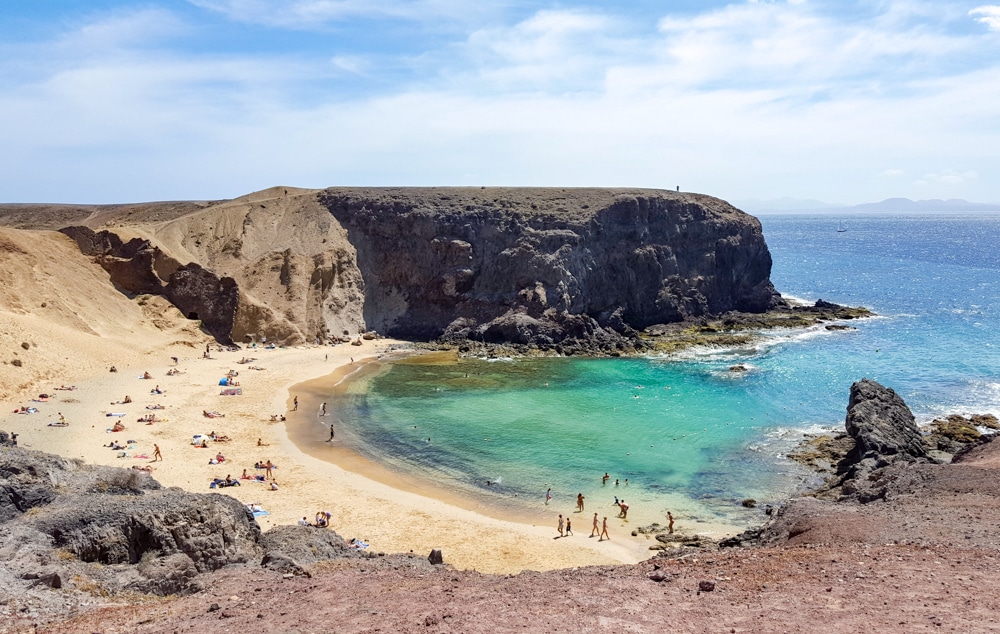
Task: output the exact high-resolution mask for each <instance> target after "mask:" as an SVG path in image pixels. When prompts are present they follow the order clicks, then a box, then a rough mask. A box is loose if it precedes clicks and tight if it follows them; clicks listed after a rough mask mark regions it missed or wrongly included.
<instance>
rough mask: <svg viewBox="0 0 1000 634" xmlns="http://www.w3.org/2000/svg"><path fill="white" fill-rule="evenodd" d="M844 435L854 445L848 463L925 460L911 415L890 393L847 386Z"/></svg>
mask: <svg viewBox="0 0 1000 634" xmlns="http://www.w3.org/2000/svg"><path fill="white" fill-rule="evenodd" d="M846 427H847V433H848V435H850V436H851V437H852V438H854V440H855V442H856V443H857V445H856V446H855V449H854V451H853V452H851V453H850V454H849V455H848V456H847V460H848V462H849V463H858V462H861V461H863V460H867V459H872V460H875V461H876V463H877V464H878V465H879V466H882V464H884V463H885V462H886V461H889V460H895V459H897V458H898V459H903V460H910V461H912V460H918V459H922V458H926V457H927V446H926V445H925V444H924V440H923V438H922V437H921V436H920V430H919V429H918V428H917V423H916V420H915V419H914V418H913V413H912V412H910V408H909V407H907V406H906V403H905V402H904V401H903V399H902V398H900V396H899V395H898V394H896V392H894V391H893V390H892V389H890V388H887V387H884V386H882V385H880V384H879V383H876V382H875V381H869V380H868V379H861V380H860V381H858V382H857V383H854V384H853V385H852V386H851V400H850V402H849V403H848V405H847V420H846Z"/></svg>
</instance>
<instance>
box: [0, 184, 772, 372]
mask: <svg viewBox="0 0 1000 634" xmlns="http://www.w3.org/2000/svg"><path fill="white" fill-rule="evenodd" d="M7 211H8V212H9V213H8V214H7V215H5V218H6V220H7V222H8V223H9V224H16V225H17V226H24V222H25V213H24V210H23V209H21V208H18V209H16V210H7ZM57 211H58V215H55V216H54V215H53V214H54V212H51V211H49V212H47V213H46V214H40V216H39V223H41V224H43V225H46V226H47V225H50V224H51V223H52V222H54V218H65V219H73V220H76V219H82V220H83V222H81V223H80V224H79V225H77V226H74V227H72V228H67V229H64V230H63V231H64V232H65V233H66V234H67V235H69V236H70V237H72V238H73V239H74V240H75V241H76V242H77V244H78V245H79V246H80V248H81V250H82V251H83V252H84V253H85V254H87V255H90V256H91V257H93V258H95V259H96V261H98V262H99V263H100V264H101V266H103V267H104V268H105V270H106V271H107V272H108V273H109V276H110V279H111V281H112V282H113V283H114V284H115V285H116V286H117V287H118V288H119V289H120V290H122V291H124V292H126V293H128V294H131V295H137V294H157V295H163V296H164V297H166V298H167V299H168V300H170V301H171V302H172V303H173V304H174V305H175V306H177V308H178V309H180V311H181V312H182V313H183V314H184V315H186V316H188V317H189V318H192V319H199V320H201V321H202V322H203V325H204V327H205V328H206V330H207V331H209V332H210V333H211V334H212V335H213V336H215V337H216V338H217V339H220V340H222V341H227V340H230V339H232V340H235V341H250V340H260V338H262V337H265V336H266V337H267V338H268V340H270V341H280V342H285V343H300V342H302V341H312V340H315V339H327V338H330V337H334V336H341V335H348V334H355V333H358V332H362V331H367V330H376V331H378V332H380V333H383V334H388V335H391V336H396V337H405V338H416V339H426V340H434V339H438V338H443V339H446V340H449V341H452V342H460V341H462V340H472V341H482V342H486V343H513V344H521V345H525V346H529V347H538V348H542V349H554V350H557V351H560V352H568V353H571V352H574V351H578V350H584V351H589V350H592V349H594V348H597V349H600V350H601V351H611V352H613V351H616V350H622V351H629V350H632V349H635V348H636V347H642V345H643V344H642V343H641V341H640V340H639V339H638V337H636V336H635V331H636V330H638V329H642V328H645V327H647V326H649V325H652V324H661V323H671V322H678V321H681V320H685V319H690V318H695V317H703V316H708V315H718V314H721V313H725V312H727V311H731V310H737V311H744V312H763V311H765V310H767V309H768V308H769V307H773V306H776V305H780V304H782V301H781V298H780V296H779V295H778V294H777V292H776V291H775V290H774V288H773V286H772V285H771V283H770V280H769V275H770V269H771V258H770V254H769V252H768V250H767V245H766V244H765V242H764V238H763V235H762V232H761V227H760V224H759V222H758V221H757V220H756V219H755V218H753V217H751V216H749V215H747V214H744V213H742V212H741V211H739V210H738V209H736V208H734V207H732V206H731V205H729V204H727V203H725V202H724V201H721V200H719V199H716V198H712V197H709V196H703V195H697V194H686V193H679V192H670V191H658V190H637V189H635V190H634V189H546V188H332V189H326V190H296V189H289V188H273V189H270V190H265V191H263V192H257V193H255V194H251V195H248V196H244V197H241V198H237V199H234V200H230V201H223V202H217V203H190V204H186V205H185V204H180V203H150V204H145V205H129V206H115V207H101V208H93V209H90V208H86V207H79V208H72V207H69V208H67V207H60V208H59V209H58V210H57ZM3 214H4V210H0V215H3Z"/></svg>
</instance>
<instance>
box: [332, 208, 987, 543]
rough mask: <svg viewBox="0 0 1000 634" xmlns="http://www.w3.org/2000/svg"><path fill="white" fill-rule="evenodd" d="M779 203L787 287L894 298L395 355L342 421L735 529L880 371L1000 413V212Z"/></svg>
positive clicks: (455, 466)
mask: <svg viewBox="0 0 1000 634" xmlns="http://www.w3.org/2000/svg"><path fill="white" fill-rule="evenodd" d="M761 220H762V223H763V225H764V234H765V237H766V239H767V242H768V245H769V247H770V249H771V253H772V256H773V259H774V269H773V272H772V280H773V282H774V284H775V286H776V287H777V288H778V289H779V290H780V291H781V292H782V293H783V294H785V295H786V296H794V297H798V298H803V299H808V300H815V299H819V298H822V299H825V300H828V301H833V302H837V303H844V304H850V305H864V306H868V307H870V308H872V309H873V310H874V311H876V312H877V313H879V315H880V317H879V318H876V319H871V320H864V321H861V322H854V323H852V325H854V326H855V327H856V328H857V330H851V331H837V332H831V331H827V330H825V329H824V328H815V329H810V330H798V331H778V332H769V333H766V335H765V338H764V340H763V341H761V342H760V343H759V344H757V345H754V346H752V347H747V348H743V349H728V350H720V349H702V350H692V351H687V352H684V353H682V354H680V355H676V356H672V357H658V358H644V359H590V360H581V359H541V360H516V361H515V360H501V361H494V362H487V361H484V360H468V361H462V362H459V363H458V364H451V365H439V364H431V365H422V364H419V363H400V364H394V365H391V366H390V367H389V368H388V369H387V370H385V371H382V372H379V373H377V374H376V375H374V376H373V377H371V378H370V379H369V380H368V381H366V382H365V384H364V386H363V387H364V389H363V390H353V391H352V392H351V393H350V394H349V395H347V396H345V397H343V398H342V399H341V401H340V402H339V403H338V409H339V413H338V416H340V417H341V418H342V421H341V425H342V427H343V428H344V432H343V434H342V435H343V436H344V437H345V440H346V442H347V443H348V445H349V446H351V447H352V448H354V449H355V450H356V451H359V452H360V453H362V454H365V455H367V456H369V457H371V458H373V459H375V460H378V461H379V462H382V463H384V464H388V465H390V466H392V467H394V468H397V469H401V470H404V471H407V472H410V473H416V474H417V475H419V476H421V477H425V478H429V479H433V480H434V481H436V482H437V483H439V484H440V485H443V486H446V487H451V488H454V489H455V490H456V491H458V492H460V493H463V494H466V495H472V496H476V497H477V499H482V500H486V501H489V502H490V503H495V504H501V505H504V504H505V505H521V506H523V507H524V508H532V509H540V508H542V509H544V508H546V507H544V496H545V492H546V490H547V489H548V488H550V487H551V489H552V495H553V499H552V502H551V503H550V507H548V508H552V509H554V510H559V511H560V512H563V511H564V510H570V509H572V508H573V506H574V502H575V498H576V494H577V493H578V492H582V493H583V494H584V495H585V496H586V497H587V500H588V511H590V510H591V509H593V510H598V511H602V512H603V513H606V514H609V515H610V514H612V513H611V511H616V509H613V507H612V506H611V504H612V502H613V500H614V497H615V496H618V497H621V498H624V499H625V500H626V501H627V502H628V503H629V505H630V507H631V510H630V513H629V517H630V519H631V520H632V521H633V523H634V524H636V525H639V524H642V523H646V522H649V521H661V522H662V518H663V515H664V514H665V512H666V511H667V510H673V511H674V513H675V515H679V516H680V517H682V518H683V519H684V521H685V522H686V523H687V524H688V525H689V526H692V525H693V526H696V527H701V528H704V529H706V530H716V531H719V530H722V531H725V530H730V529H734V528H738V527H742V526H746V525H748V524H752V523H756V522H759V521H760V520H761V511H760V510H759V509H755V510H748V509H744V508H743V507H742V506H741V505H740V504H739V502H740V501H741V500H743V499H744V498H754V499H756V500H758V501H759V502H762V503H768V502H778V501H780V500H781V499H782V498H784V497H787V496H788V495H790V494H791V493H792V492H794V491H795V490H796V489H797V488H801V487H802V486H803V485H805V484H808V483H810V482H813V481H814V476H812V474H810V473H808V472H806V471H805V470H803V469H801V468H800V467H798V466H797V465H795V464H794V463H791V462H790V461H788V460H787V459H786V458H784V453H785V452H786V451H787V450H788V449H789V448H791V447H792V446H794V444H796V443H797V442H798V441H799V440H800V439H801V438H802V437H803V433H804V432H815V431H820V430H828V429H842V428H843V419H844V414H845V408H846V405H847V398H848V389H849V387H850V385H851V383H852V382H853V381H856V380H858V379H860V378H862V377H869V378H872V379H876V380H878V381H880V382H882V383H884V384H886V385H888V386H890V387H892V388H894V389H895V390H896V391H897V392H899V393H900V394H901V395H902V396H903V398H904V399H906V401H907V403H908V404H909V405H910V407H911V408H912V409H913V410H914V413H915V414H916V415H917V417H918V419H919V420H930V419H931V418H933V417H934V416H936V415H939V414H943V413H951V412H993V413H1000V352H998V350H997V348H996V344H995V333H996V332H997V329H998V326H1000V286H998V279H1000V275H998V269H1000V264H998V261H997V258H996V257H995V255H994V254H995V246H994V245H996V244H998V243H1000V216H994V215H987V214H981V215H963V216H940V215H935V216H931V215H927V216H901V215H895V216H893V215H882V216H863V217H851V219H850V221H849V223H848V224H847V228H848V230H847V231H845V232H842V233H838V232H837V230H836V229H837V226H838V223H839V221H840V220H841V219H837V218H833V219H831V218H829V217H823V216H787V215H782V216H771V217H767V216H765V217H762V218H761ZM736 363H740V364H743V365H745V366H747V367H748V368H749V372H746V373H733V372H730V371H729V367H730V366H732V365H734V364H736ZM605 472H607V473H609V474H610V476H611V480H610V481H609V482H608V483H607V484H606V485H602V483H601V476H602V475H603V474H604V473H605ZM626 478H627V479H628V486H627V487H626V485H625V479H626ZM616 479H617V480H618V481H619V484H618V486H617V487H616V486H615V485H614V482H615V480H616Z"/></svg>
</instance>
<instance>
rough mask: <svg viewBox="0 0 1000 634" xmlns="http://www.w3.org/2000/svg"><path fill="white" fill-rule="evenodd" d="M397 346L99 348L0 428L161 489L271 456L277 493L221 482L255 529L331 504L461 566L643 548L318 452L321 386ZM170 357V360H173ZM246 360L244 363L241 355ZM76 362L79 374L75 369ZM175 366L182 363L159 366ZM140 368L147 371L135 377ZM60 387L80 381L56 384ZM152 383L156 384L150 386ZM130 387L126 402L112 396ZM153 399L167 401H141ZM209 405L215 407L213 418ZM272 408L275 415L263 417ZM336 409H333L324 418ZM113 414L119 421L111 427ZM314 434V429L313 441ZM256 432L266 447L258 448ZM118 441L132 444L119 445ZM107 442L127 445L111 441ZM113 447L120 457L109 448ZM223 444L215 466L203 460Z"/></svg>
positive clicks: (21, 402) (33, 394)
mask: <svg viewBox="0 0 1000 634" xmlns="http://www.w3.org/2000/svg"><path fill="white" fill-rule="evenodd" d="M400 345H402V342H396V341H392V340H385V339H383V340H376V341H365V342H364V345H362V346H360V347H359V346H350V345H339V346H335V347H331V346H314V347H298V348H289V349H284V348H276V349H270V350H268V349H264V348H257V349H245V350H240V351H235V352H230V351H219V348H218V346H215V345H213V346H212V352H211V358H209V359H205V358H203V357H202V352H203V350H204V348H200V349H198V348H195V349H192V348H191V347H190V346H187V347H185V348H183V351H182V352H178V346H173V347H166V346H160V347H157V346H154V347H152V348H151V349H146V350H144V351H142V352H141V353H136V354H134V355H121V354H120V352H119V355H107V354H106V355H102V359H104V360H106V361H108V362H109V363H113V364H114V365H115V366H116V368H117V370H118V371H117V372H114V373H112V372H109V371H108V367H104V368H103V369H101V370H98V369H97V366H98V364H97V363H96V361H94V362H91V363H89V364H83V365H81V366H79V367H77V369H76V371H75V372H74V371H72V370H71V368H72V367H73V366H71V365H67V366H66V368H65V370H63V371H54V372H52V373H51V374H50V375H49V376H48V377H46V380H45V381H44V382H42V383H40V384H36V385H31V386H24V388H23V391H22V390H18V391H19V392H21V393H20V396H21V398H18V399H16V400H10V401H8V402H7V403H6V405H7V407H6V408H5V410H6V413H5V415H4V416H3V417H2V420H0V429H5V430H8V431H11V432H14V433H17V434H19V441H20V443H21V444H22V445H24V446H27V447H32V448H35V449H40V450H44V451H48V452H52V453H56V454H59V455H62V456H66V457H68V458H78V459H81V460H84V461H86V462H89V463H96V464H106V465H115V466H122V467H132V466H139V467H146V466H152V467H153V468H154V471H153V476H154V477H155V478H156V479H157V480H158V481H159V482H160V483H162V484H163V485H164V486H177V487H181V488H183V489H186V490H188V491H194V492H209V491H210V490H212V489H210V488H209V483H210V482H211V481H212V479H213V478H225V477H227V476H231V477H232V478H239V477H240V475H241V474H242V473H243V471H244V470H246V471H247V473H248V474H251V475H255V474H258V473H259V474H263V473H264V471H259V470H255V469H254V464H255V463H256V462H259V461H267V460H270V461H271V462H272V463H273V464H275V465H277V469H275V470H274V478H275V480H276V481H277V483H278V489H277V490H271V489H270V487H269V485H268V484H265V483H258V482H255V481H253V480H241V481H240V483H241V486H238V487H228V488H225V489H221V490H218V491H220V492H222V493H224V494H227V495H232V496H233V497H236V498H237V499H239V500H240V501H242V502H244V503H256V504H259V505H260V506H262V507H263V508H264V509H266V510H267V511H268V513H269V514H268V515H265V516H262V517H259V518H258V522H259V523H260V525H261V528H262V529H264V530H267V529H268V528H270V527H272V526H275V525H277V524H293V523H295V522H296V521H298V520H299V519H301V518H302V517H303V516H305V517H307V518H308V519H309V520H312V519H313V517H314V515H315V513H316V512H317V511H320V510H325V511H329V512H330V513H331V514H332V517H333V519H332V526H333V528H334V529H335V530H336V531H337V532H338V533H340V534H341V535H342V536H344V537H345V538H347V539H351V538H354V537H357V538H360V539H362V540H364V541H365V542H368V543H369V544H370V545H371V546H370V548H371V549H372V550H375V551H381V552H408V551H413V552H414V553H418V554H421V555H423V554H426V553H428V552H430V550H431V549H432V548H441V549H442V550H443V552H444V556H445V560H446V561H447V562H448V563H450V564H452V565H454V566H456V567H457V568H461V569H474V570H478V571H481V572H489V573H514V572H518V571H521V570H549V569H554V568H568V567H574V566H584V565H594V564H610V563H632V562H637V561H641V560H642V559H645V558H647V556H648V553H649V551H648V550H647V546H648V544H646V543H645V539H644V538H642V537H640V538H635V537H631V536H630V535H629V533H630V531H631V528H630V527H628V526H627V525H626V524H624V523H623V522H622V520H619V519H617V518H613V517H609V519H608V522H609V530H610V534H611V537H612V539H611V540H610V541H603V542H598V540H597V539H596V538H593V539H590V538H588V535H589V532H590V530H589V529H590V525H589V524H590V522H589V517H590V516H589V514H584V515H580V514H577V513H573V511H574V509H573V508H572V507H571V506H570V505H569V504H567V508H556V507H553V508H551V510H548V509H546V511H547V512H548V514H550V515H551V516H552V518H551V522H550V523H544V524H543V523H541V522H539V523H537V524H535V525H532V524H530V523H524V522H519V521H510V520H505V519H499V518H498V517H497V512H496V511H495V510H494V511H493V512H492V513H491V512H489V510H487V509H479V511H480V512H477V511H476V510H475V509H474V508H470V506H471V505H470V503H469V501H465V500H460V499H455V498H450V497H449V496H448V495H446V494H445V493H444V492H443V491H440V490H435V489H434V488H433V487H431V486H429V485H428V484H427V483H422V482H420V481H418V480H416V479H409V478H406V477H401V476H398V475H397V474H393V473H391V472H389V471H388V470H387V469H383V468H380V467H379V465H372V464H370V463H368V462H366V461H365V460H364V459H362V458H360V457H359V456H357V455H355V454H353V453H352V452H350V451H348V450H345V449H339V448H337V447H336V446H335V445H333V446H331V445H327V446H326V447H327V448H328V450H323V449H316V446H317V444H321V443H322V440H324V439H325V438H326V437H327V436H325V435H324V434H325V427H322V426H320V425H318V424H316V423H315V421H316V420H317V417H318V414H319V412H318V409H319V407H318V401H319V400H320V399H321V398H322V394H323V393H324V392H325V391H327V390H332V389H333V388H334V386H335V385H336V383H337V382H339V381H341V380H343V379H345V378H346V377H349V376H350V375H351V373H352V372H355V371H357V370H358V369H359V368H360V367H362V365H363V363H364V362H365V361H366V360H371V359H375V358H377V357H378V356H379V355H382V354H385V353H386V352H387V351H389V350H390V349H391V348H393V347H398V346H400ZM172 356H177V357H178V362H177V364H176V365H175V364H174V362H173V361H172V359H171V357H172ZM244 358H247V359H253V360H252V361H249V362H247V363H239V361H241V360H243V359H244ZM352 358H353V363H352ZM80 368H83V369H80ZM84 369H85V370H87V372H86V375H81V372H84ZM172 369H176V370H178V373H177V374H175V375H172V376H169V375H168V374H167V373H168V371H171V370H172ZM230 371H233V372H237V373H238V375H237V376H234V377H233V381H235V382H238V383H239V388H240V390H241V392H242V394H240V395H234V396H226V395H222V394H221V391H222V389H223V388H222V386H220V385H219V381H220V379H221V378H223V377H225V376H226V375H227V374H228V373H229V372H230ZM98 372H100V373H98ZM146 372H148V373H149V374H150V376H151V377H152V378H150V379H143V378H141V377H142V376H143V375H144V373H146ZM63 385H65V386H70V385H74V386H75V387H76V389H73V390H60V389H57V388H59V387H60V386H63ZM157 387H159V389H160V390H162V391H163V392H164V393H163V394H154V393H151V392H152V391H153V390H155V389H156V388H157ZM234 387H235V386H234ZM42 393H45V394H48V395H49V398H48V400H47V402H32V401H31V399H33V398H37V397H38V395H39V394H42ZM327 393H328V392H327ZM126 396H129V397H130V398H131V402H130V403H122V401H124V400H126V399H125V397H126ZM295 396H299V408H298V410H297V411H293V405H292V403H293V398H294V397H295ZM21 406H25V407H28V406H34V407H36V408H37V409H38V412H37V413H33V414H15V413H13V411H14V410H15V409H17V408H19V407H21ZM154 406H162V408H163V409H149V408H150V407H154ZM206 411H208V412H218V413H219V414H221V415H222V416H220V417H217V418H209V417H206V416H205V415H204V412H206ZM60 413H61V414H62V415H63V416H64V417H65V419H66V421H67V422H68V423H69V425H68V426H66V427H54V426H49V423H52V422H56V421H58V420H59V414H60ZM149 414H155V416H156V418H157V421H156V422H153V423H152V424H147V423H146V422H140V421H139V419H140V418H142V417H144V416H147V415H149ZM272 415H277V416H279V420H278V421H272V420H271V417H272ZM280 415H285V416H287V418H288V420H287V423H283V422H281V421H280ZM335 416H336V412H334V411H332V410H331V411H330V412H329V417H330V419H331V420H333V419H335ZM116 422H121V423H122V424H123V425H124V426H125V430H123V431H120V432H111V431H109V430H110V429H112V428H113V426H114V424H115V423H116ZM286 425H287V426H286ZM288 430H292V431H293V434H292V436H293V437H294V436H295V435H296V434H298V436H299V437H298V438H297V440H298V444H297V443H296V442H293V439H292V438H290V435H289V433H288ZM311 430H315V432H313V431H311ZM213 431H214V432H215V433H216V434H217V435H222V436H228V437H229V438H230V439H231V440H228V441H222V442H213V441H211V440H209V441H208V448H197V447H195V446H194V445H192V439H193V438H194V437H195V436H196V435H199V434H201V435H208V434H210V433H211V432H213ZM311 434H312V435H316V436H317V437H316V438H309V437H308V436H310V435H311ZM318 436H323V438H318ZM258 439H260V442H261V444H262V445H264V446H258ZM128 440H134V441H135V443H133V444H128V443H127V442H126V441H128ZM112 442H117V443H119V444H121V445H126V447H127V448H126V449H123V450H115V449H112V448H108V447H107V446H106V445H108V444H110V443H112ZM154 444H155V445H159V447H160V449H161V451H162V455H163V460H162V461H155V462H152V460H153V455H154ZM300 445H302V446H303V447H305V448H306V449H307V451H303V450H302V448H300ZM310 448H311V449H310ZM123 453H124V454H125V456H124V457H119V456H121V455H122V454H123ZM220 453H221V454H222V455H223V456H224V457H225V462H224V463H222V464H210V460H211V459H212V458H215V457H216V455H217V454H220ZM559 513H563V514H564V515H567V516H569V517H572V518H573V519H575V520H576V522H575V525H576V531H575V533H576V535H575V536H573V537H567V538H563V539H556V536H557V532H556V516H557V515H558V514H559ZM540 517H544V516H540Z"/></svg>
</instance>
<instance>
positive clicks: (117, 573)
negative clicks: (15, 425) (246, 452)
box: [0, 432, 362, 607]
mask: <svg viewBox="0 0 1000 634" xmlns="http://www.w3.org/2000/svg"><path fill="white" fill-rule="evenodd" d="M0 445H3V449H2V451H0V561H3V562H4V563H3V566H2V567H0V580H2V581H3V583H0V604H9V603H10V602H11V601H13V602H14V603H15V604H18V603H20V604H23V603H24V602H25V601H26V599H27V598H34V599H37V600H38V603H37V604H36V606H38V605H40V606H42V607H45V606H46V605H48V604H50V603H52V602H56V603H61V601H62V599H63V598H64V597H68V596H74V595H82V596H89V595H90V594H93V593H98V594H102V595H112V596H113V595H117V594H120V593H122V592H139V593H148V594H154V595H169V594H185V593H191V592H198V591H200V590H202V589H203V588H204V585H203V578H204V574H205V573H208V572H212V571H215V570H220V569H222V568H226V567H229V566H233V565H245V566H249V567H253V568H256V567H258V566H259V565H265V566H266V567H268V568H271V569H275V570H280V571H282V572H291V573H293V574H307V567H308V566H310V565H312V564H315V563H316V562H318V561H324V560H328V559H336V558H357V557H361V556H362V555H361V553H359V552H357V551H355V550H353V549H351V548H349V547H348V545H347V544H346V543H345V542H344V540H343V539H342V538H341V537H340V536H339V535H337V534H336V533H335V532H334V531H332V530H324V529H316V528H312V527H301V526H288V527H277V528H275V529H272V530H271V531H268V533H266V534H263V535H262V534H261V531H260V527H259V526H258V525H257V523H256V522H255V521H254V519H253V516H252V515H251V514H250V513H249V512H248V511H247V509H246V508H245V507H244V506H243V505H242V504H241V503H240V502H239V501H237V500H236V499H234V498H231V497H229V496H226V495H220V494H214V493H212V494H197V493H187V492H185V491H183V490H181V489H177V488H170V489H163V488H161V487H160V485H159V483H157V482H156V481H155V480H153V479H152V478H151V477H150V476H149V475H148V474H146V473H144V472H141V471H136V470H132V469H118V468H113V467H93V466H87V465H84V464H82V463H80V462H78V461H75V460H68V459H64V458H59V457H57V456H52V455H49V454H44V453H41V452H37V451H32V450H28V449H23V448H20V447H17V446H15V445H14V444H13V442H12V441H11V439H10V438H9V437H8V436H7V434H6V433H4V432H0ZM45 588H52V589H59V590H61V591H63V592H64V593H68V594H64V595H60V596H56V595H53V594H50V593H45V592H40V590H43V589H45ZM28 603H31V601H28Z"/></svg>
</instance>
